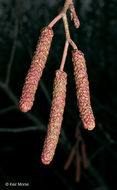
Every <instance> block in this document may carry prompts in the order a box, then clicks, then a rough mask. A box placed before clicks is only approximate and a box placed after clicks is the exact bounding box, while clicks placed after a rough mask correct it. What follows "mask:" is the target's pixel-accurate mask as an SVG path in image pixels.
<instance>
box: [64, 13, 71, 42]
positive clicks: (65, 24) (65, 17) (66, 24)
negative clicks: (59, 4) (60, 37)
mask: <svg viewBox="0 0 117 190" xmlns="http://www.w3.org/2000/svg"><path fill="white" fill-rule="evenodd" d="M63 23H64V27H65V35H66V39H67V40H69V39H70V32H69V26H68V20H67V16H66V14H64V16H63Z"/></svg>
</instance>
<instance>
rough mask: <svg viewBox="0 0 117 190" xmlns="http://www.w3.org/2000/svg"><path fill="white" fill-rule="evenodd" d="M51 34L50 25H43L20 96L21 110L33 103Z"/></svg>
mask: <svg viewBox="0 0 117 190" xmlns="http://www.w3.org/2000/svg"><path fill="white" fill-rule="evenodd" d="M53 35H54V34H53V30H52V28H50V27H45V28H43V29H42V30H41V36H40V37H39V40H38V43H37V47H36V51H35V54H34V57H33V59H32V62H31V66H30V68H29V71H28V74H27V76H26V79H25V83H24V86H23V90H22V95H21V98H20V103H19V107H20V110H21V111H22V112H27V111H29V110H30V109H31V107H32V105H33V102H34V97H35V92H36V90H37V86H38V82H39V80H40V78H41V76H42V72H43V69H44V67H45V64H46V60H47V57H48V54H49V50H50V46H51V42H52V38H53Z"/></svg>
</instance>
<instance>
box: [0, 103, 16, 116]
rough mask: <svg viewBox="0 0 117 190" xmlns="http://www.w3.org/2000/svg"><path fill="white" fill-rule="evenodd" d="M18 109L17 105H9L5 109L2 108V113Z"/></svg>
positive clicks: (0, 113) (0, 110) (0, 112)
mask: <svg viewBox="0 0 117 190" xmlns="http://www.w3.org/2000/svg"><path fill="white" fill-rule="evenodd" d="M15 109H17V108H16V106H14V105H13V106H9V107H7V108H3V109H0V115H2V114H4V113H7V112H10V111H12V110H15Z"/></svg>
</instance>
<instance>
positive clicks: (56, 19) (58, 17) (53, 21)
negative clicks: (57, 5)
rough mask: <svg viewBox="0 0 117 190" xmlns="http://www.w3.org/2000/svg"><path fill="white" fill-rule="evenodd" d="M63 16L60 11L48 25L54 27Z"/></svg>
mask: <svg viewBox="0 0 117 190" xmlns="http://www.w3.org/2000/svg"><path fill="white" fill-rule="evenodd" d="M62 16H63V14H62V13H60V14H59V15H58V16H56V17H55V18H54V19H53V20H52V22H50V24H49V25H48V27H50V28H52V27H53V26H54V25H55V24H56V22H58V21H59V20H60V19H61V18H62Z"/></svg>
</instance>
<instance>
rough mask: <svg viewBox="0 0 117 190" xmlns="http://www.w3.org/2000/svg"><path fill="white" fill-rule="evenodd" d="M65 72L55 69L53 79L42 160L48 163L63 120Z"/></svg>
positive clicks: (52, 154)
mask: <svg viewBox="0 0 117 190" xmlns="http://www.w3.org/2000/svg"><path fill="white" fill-rule="evenodd" d="M66 84H67V74H66V73H65V72H63V71H60V70H57V71H56V76H55V80H54V90H53V101H52V107H51V112H50V118H49V124H48V131H47V136H46V138H45V142H44V147H43V152H42V156H41V159H42V162H43V163H44V164H49V163H50V162H51V160H52V158H53V156H54V152H55V149H56V145H57V143H58V138H59V134H60V129H61V124H62V120H63V112H64V107H65V98H66Z"/></svg>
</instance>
